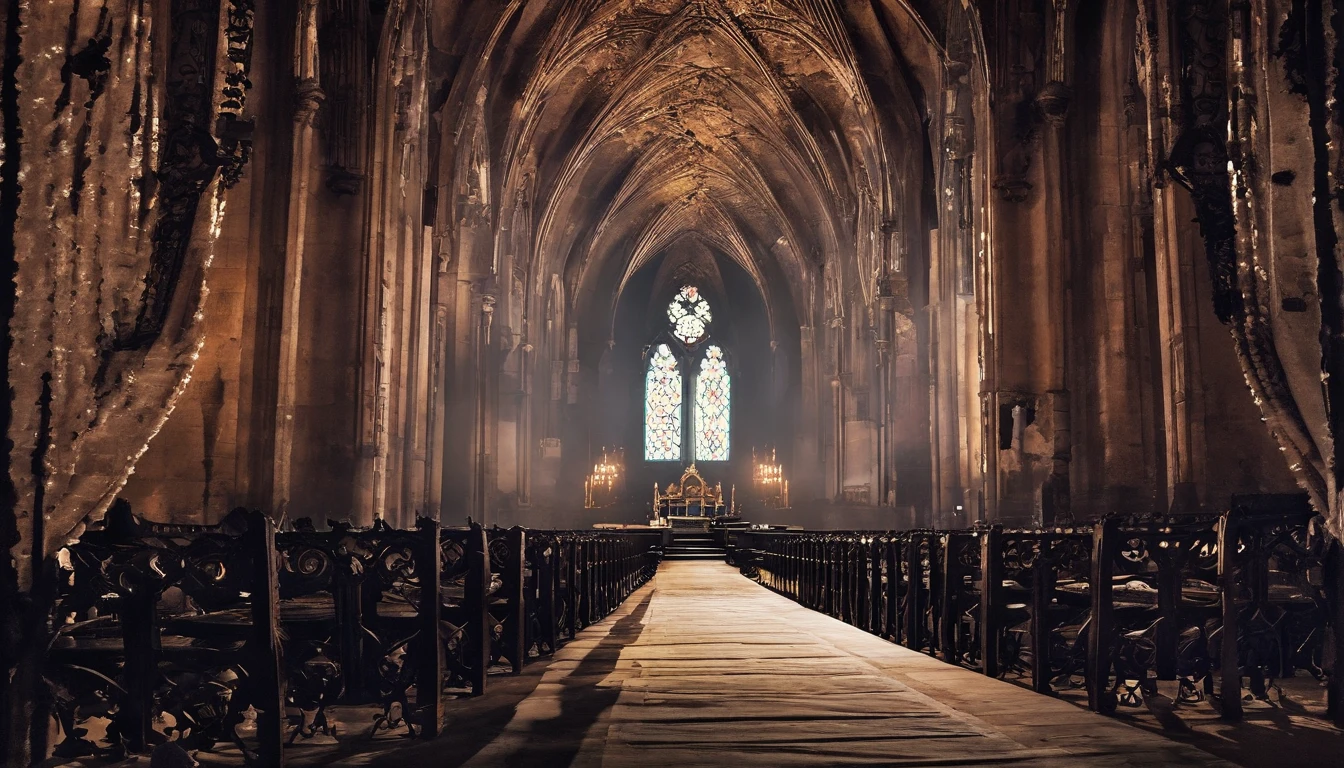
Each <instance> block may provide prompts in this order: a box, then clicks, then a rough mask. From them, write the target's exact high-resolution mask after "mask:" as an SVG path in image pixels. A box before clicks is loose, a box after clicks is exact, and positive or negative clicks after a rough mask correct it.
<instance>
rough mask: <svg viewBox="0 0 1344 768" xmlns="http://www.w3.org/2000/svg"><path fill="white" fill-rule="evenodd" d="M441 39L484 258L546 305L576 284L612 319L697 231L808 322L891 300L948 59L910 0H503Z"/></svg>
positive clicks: (449, 134) (449, 124)
mask: <svg viewBox="0 0 1344 768" xmlns="http://www.w3.org/2000/svg"><path fill="white" fill-rule="evenodd" d="M441 5H442V4H441ZM936 26H938V27H939V28H941V27H942V26H943V25H942V24H938V25H936ZM896 40H900V41H901V42H900V44H897V43H896V42H895V41H896ZM432 41H433V45H434V46H435V48H436V50H437V53H436V58H433V59H431V68H435V67H436V66H437V68H438V69H440V70H441V72H442V73H443V74H442V79H441V82H440V83H439V84H438V90H439V93H440V96H439V99H440V103H437V104H434V105H433V106H434V107H436V108H438V109H439V110H440V111H439V113H438V117H439V119H440V120H441V121H442V122H441V125H440V127H441V129H442V132H443V136H444V137H445V140H444V141H442V142H441V143H440V145H441V149H440V153H441V154H440V164H441V167H443V168H446V169H447V170H446V171H445V173H444V176H445V177H446V178H445V179H444V182H445V187H446V186H448V185H449V184H451V186H452V188H453V189H455V190H456V192H457V211H456V213H457V216H458V219H459V221H468V222H469V221H473V220H481V219H485V220H489V219H490V217H492V216H493V217H495V220H494V221H492V222H490V223H492V224H493V225H494V226H492V227H491V229H490V231H492V232H495V233H499V234H498V235H497V237H496V241H495V242H494V244H493V250H492V252H490V253H483V252H478V253H476V254H475V255H474V256H471V255H469V256H468V257H474V258H481V259H485V258H488V259H491V260H493V262H494V263H495V264H498V263H499V259H500V257H501V255H502V254H504V253H508V254H510V255H511V256H512V257H513V258H515V259H516V261H515V262H514V264H515V268H516V270H517V271H518V272H520V273H522V274H523V275H524V276H525V277H524V278H523V279H524V280H525V281H526V283H527V284H528V285H529V286H530V290H529V295H531V296H532V297H534V301H535V300H536V297H540V296H542V295H543V294H544V293H545V291H546V289H547V286H548V284H549V283H550V282H551V278H550V276H551V275H560V276H561V278H562V280H563V281H564V285H565V286H566V289H567V294H568V296H569V297H570V303H571V306H581V307H584V308H585V310H586V311H593V312H601V313H603V315H602V317H601V318H594V319H595V320H598V321H599V322H600V321H601V320H603V319H605V320H606V321H609V320H610V317H611V313H612V311H613V310H614V306H615V301H616V296H618V295H619V289H620V287H621V286H623V285H624V284H625V282H626V281H627V280H628V279H629V278H630V276H631V275H632V274H633V273H634V272H635V271H637V270H638V269H640V268H641V267H643V266H644V265H646V264H648V263H649V262H650V261H651V260H652V259H654V258H655V257H656V256H658V255H659V254H661V253H664V252H666V251H669V250H672V249H676V248H679V247H684V246H686V245H687V243H686V242H685V240H686V239H687V238H691V239H694V240H696V241H698V242H697V243H696V245H698V246H703V247H706V248H709V249H712V250H713V251H716V252H718V253H720V254H721V255H723V256H724V257H727V258H730V259H732V260H734V261H736V262H737V263H738V264H740V265H741V267H742V268H743V269H744V270H745V271H746V272H747V273H748V274H750V275H751V276H752V278H753V279H754V280H755V281H756V282H757V284H758V285H759V286H760V287H761V289H762V292H763V294H764V295H765V296H766V297H767V303H768V304H770V305H771V307H772V309H771V311H772V315H774V316H775V317H776V321H777V322H778V321H780V320H781V311H782V312H783V315H782V317H783V318H787V320H788V321H789V322H794V319H795V318H797V319H799V320H801V319H803V318H806V317H810V316H811V315H810V313H811V312H813V311H815V310H817V309H818V308H819V307H821V306H822V303H823V302H825V301H828V300H829V299H828V298H827V297H829V295H830V294H825V293H823V288H825V289H826V290H829V291H836V292H843V293H844V294H845V295H848V296H850V297H852V298H869V299H870V298H871V296H872V292H873V290H874V282H873V281H874V277H875V275H876V274H877V272H878V268H879V265H880V259H881V258H882V253H881V244H880V242H879V240H880V236H879V235H878V233H879V232H880V230H881V229H882V226H883V224H884V222H889V221H896V222H900V221H902V220H903V219H907V218H909V217H911V216H913V215H916V214H915V211H916V208H915V206H917V205H918V200H919V190H920V188H921V186H922V185H923V184H925V183H926V181H925V179H924V178H923V174H924V169H925V167H926V162H925V154H926V153H927V152H928V147H927V141H926V138H925V136H924V122H925V119H926V111H927V109H928V107H926V106H925V104H924V102H925V97H924V95H923V94H924V93H925V92H927V91H928V90H929V89H937V88H938V87H939V85H938V84H939V83H940V82H941V81H940V79H939V78H940V77H941V74H940V72H939V69H938V68H939V67H940V64H939V63H938V62H939V50H941V47H940V45H939V43H938V41H937V40H936V39H935V37H934V33H933V32H931V31H930V25H926V24H925V23H924V21H923V19H922V18H921V17H920V16H919V15H918V14H917V13H916V12H915V11H912V10H911V9H909V8H908V7H906V6H905V5H903V4H901V3H899V2H896V1H895V0H889V1H888V2H879V1H877V0H874V1H873V2H837V1H836V0H551V1H549V2H548V1H546V0H531V1H523V0H515V1H514V2H508V3H506V2H500V0H486V1H483V2H476V3H466V4H461V5H458V6H454V8H453V11H452V12H449V11H447V10H444V11H442V12H438V13H436V18H435V29H434V32H433V35H432ZM436 62H437V65H436ZM935 93H936V91H935ZM454 151H455V152H456V153H457V154H456V156H455V157H454V156H451V155H450V153H452V152H454ZM477 239H478V240H479V238H477ZM460 252H461V251H460V250H459V253H460ZM823 275H824V276H825V277H824V279H823ZM588 296H600V297H602V300H601V301H598V302H586V301H584V297H588ZM803 324H808V323H807V322H804V323H803Z"/></svg>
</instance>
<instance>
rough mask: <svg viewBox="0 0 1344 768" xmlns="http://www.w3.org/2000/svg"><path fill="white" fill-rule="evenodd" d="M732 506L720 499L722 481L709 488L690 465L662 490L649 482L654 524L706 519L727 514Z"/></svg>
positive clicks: (697, 471)
mask: <svg viewBox="0 0 1344 768" xmlns="http://www.w3.org/2000/svg"><path fill="white" fill-rule="evenodd" d="M732 508H733V507H732V505H731V504H729V503H725V499H724V498H723V484H722V483H715V484H714V486H713V487H712V488H711V487H710V485H709V483H708V482H707V481H706V480H705V478H704V477H703V476H702V475H701V474H700V471H699V470H697V469H696V468H695V465H694V464H692V465H691V466H690V467H688V468H687V469H686V471H685V472H684V473H682V475H681V482H680V483H672V484H670V485H668V486H667V490H665V491H660V490H659V489H658V484H657V483H654V484H653V516H654V524H655V525H672V524H674V523H675V522H677V521H685V522H690V523H697V522H707V521H709V520H711V519H713V518H716V517H723V516H724V515H727V514H729V513H730V511H731V510H732Z"/></svg>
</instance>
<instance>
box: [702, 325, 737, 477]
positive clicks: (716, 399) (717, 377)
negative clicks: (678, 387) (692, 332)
mask: <svg viewBox="0 0 1344 768" xmlns="http://www.w3.org/2000/svg"><path fill="white" fill-rule="evenodd" d="M732 390H733V377H732V375H731V374H729V373H728V364H727V361H726V360H724V356H723V348H722V347H720V346H719V345H717V344H711V345H709V347H707V348H706V349H705V356H704V357H703V358H701V360H700V371H699V373H698V374H697V375H696V377H695V460H696V461H728V458H729V456H730V448H731V439H730V438H731V426H732Z"/></svg>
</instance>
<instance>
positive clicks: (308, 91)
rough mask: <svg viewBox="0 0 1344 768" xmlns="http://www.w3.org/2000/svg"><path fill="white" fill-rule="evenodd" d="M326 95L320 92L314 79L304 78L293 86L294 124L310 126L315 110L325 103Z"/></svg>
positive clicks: (319, 87)
mask: <svg viewBox="0 0 1344 768" xmlns="http://www.w3.org/2000/svg"><path fill="white" fill-rule="evenodd" d="M326 98H327V94H326V93H324V92H323V91H322V86H321V85H319V84H318V82H317V79H316V78H312V77H306V78H304V79H302V80H300V81H298V82H297V83H295V84H294V122H295V123H296V124H298V125H306V126H311V125H312V124H313V120H314V119H315V118H316V117H317V110H318V108H319V107H321V106H322V102H323V101H326Z"/></svg>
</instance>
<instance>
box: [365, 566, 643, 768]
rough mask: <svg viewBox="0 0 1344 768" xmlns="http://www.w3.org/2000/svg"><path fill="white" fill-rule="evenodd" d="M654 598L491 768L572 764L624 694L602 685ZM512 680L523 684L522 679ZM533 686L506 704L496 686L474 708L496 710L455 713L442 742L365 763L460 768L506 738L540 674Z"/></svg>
mask: <svg viewBox="0 0 1344 768" xmlns="http://www.w3.org/2000/svg"><path fill="white" fill-rule="evenodd" d="M652 599H653V591H652V590H649V591H648V592H647V593H646V594H645V595H644V597H643V599H642V600H640V602H639V603H638V604H637V605H636V606H635V607H634V609H633V610H631V611H630V613H629V614H628V615H626V616H623V617H621V618H620V619H617V620H616V622H615V624H614V625H613V626H612V628H611V631H610V632H609V633H608V634H607V635H606V637H604V638H602V640H600V641H598V644H597V645H596V646H595V647H594V648H593V649H592V650H590V651H588V653H587V654H585V655H584V657H583V659H582V660H581V661H580V662H579V663H578V665H577V666H576V667H575V668H574V670H573V671H572V672H570V673H569V674H568V675H566V676H565V677H564V678H563V680H561V682H560V693H559V700H560V713H559V714H558V715H556V716H555V717H552V718H547V719H545V720H538V721H536V722H534V723H532V724H531V725H530V726H529V727H527V729H526V731H525V732H516V733H512V734H509V736H511V737H513V738H511V739H510V741H512V742H513V743H515V744H517V747H516V748H514V749H512V750H511V751H508V752H500V753H499V754H492V755H491V764H492V765H507V766H509V768H533V767H536V768H542V767H543V766H544V767H545V768H561V767H562V766H567V765H569V764H570V763H572V762H573V760H574V758H575V756H576V755H578V753H579V749H580V748H581V747H582V745H583V739H584V737H585V736H586V735H587V734H588V731H589V729H590V728H592V727H593V725H595V724H596V723H597V721H598V720H599V719H600V718H601V717H602V715H603V713H605V712H606V711H607V710H609V709H611V708H612V707H613V706H615V704H616V700H617V698H619V697H620V695H621V689H620V687H619V686H612V687H608V688H602V687H599V686H598V683H600V682H601V681H602V679H603V678H605V677H606V676H607V675H609V674H611V673H612V672H613V671H614V670H615V669H616V662H617V660H618V659H619V658H620V655H621V649H622V648H624V647H625V646H627V645H630V644H632V643H634V642H635V641H636V640H637V639H638V638H639V636H640V633H641V632H643V622H644V615H645V613H646V612H647V611H648V608H649V602H650V601H651V600H652ZM537 666H538V667H541V666H549V665H537ZM542 673H543V674H544V670H542ZM525 676H526V675H525ZM513 680H518V681H521V680H522V678H513ZM528 682H529V683H530V684H528V685H526V686H516V688H517V690H511V691H510V692H509V695H508V700H507V701H503V700H500V696H501V695H502V694H503V693H504V692H503V691H500V690H497V689H496V688H495V687H494V682H493V681H492V682H491V685H492V687H491V689H490V692H489V693H488V694H487V695H486V696H485V697H483V699H479V700H475V701H473V702H469V704H475V703H477V702H485V701H487V700H490V699H494V700H495V702H498V703H497V704H496V703H495V702H490V703H491V704H492V705H491V706H488V707H472V706H467V707H464V708H463V709H464V710H465V711H454V709H450V710H449V712H448V722H447V724H446V727H445V734H444V736H443V737H441V738H439V739H435V740H434V741H430V742H423V743H417V744H414V745H403V746H401V748H399V749H396V750H395V751H393V752H391V753H388V754H383V755H380V756H377V757H370V759H368V760H367V762H365V763H364V764H366V765H369V766H386V768H394V767H396V768H400V767H401V766H406V765H432V766H436V768H437V767H440V766H441V767H442V768H456V767H457V766H461V765H464V764H466V763H467V762H469V761H470V760H471V759H472V758H473V757H475V756H476V755H477V753H479V752H480V751H481V750H482V749H485V748H486V747H487V746H488V745H489V744H490V743H491V742H494V741H496V740H497V739H499V738H500V737H501V735H504V734H505V731H506V730H508V726H509V724H510V723H511V722H513V719H514V716H515V714H516V711H517V705H518V703H519V702H521V701H522V700H523V699H525V698H527V697H528V696H529V695H530V694H531V693H532V691H533V690H534V689H535V688H536V687H537V685H539V684H540V682H541V675H537V676H536V677H535V678H534V679H532V680H530V681H528ZM524 687H525V688H526V690H525V691H524V690H523V688H524Z"/></svg>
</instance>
